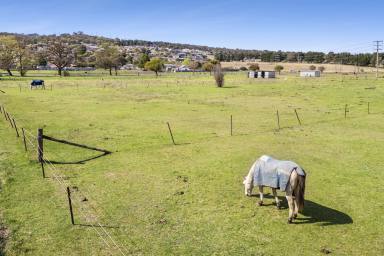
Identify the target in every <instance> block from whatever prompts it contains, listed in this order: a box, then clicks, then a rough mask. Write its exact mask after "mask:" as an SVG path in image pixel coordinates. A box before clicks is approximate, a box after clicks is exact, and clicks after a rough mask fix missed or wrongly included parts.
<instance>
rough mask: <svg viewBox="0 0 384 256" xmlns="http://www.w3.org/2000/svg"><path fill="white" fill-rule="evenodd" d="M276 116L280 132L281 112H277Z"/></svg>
mask: <svg viewBox="0 0 384 256" xmlns="http://www.w3.org/2000/svg"><path fill="white" fill-rule="evenodd" d="M276 115H277V127H278V129H279V130H280V116H279V110H277V111H276Z"/></svg>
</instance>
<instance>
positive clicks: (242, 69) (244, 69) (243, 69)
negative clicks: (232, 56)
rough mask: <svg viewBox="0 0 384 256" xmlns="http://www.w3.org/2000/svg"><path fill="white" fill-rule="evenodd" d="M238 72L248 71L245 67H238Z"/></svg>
mask: <svg viewBox="0 0 384 256" xmlns="http://www.w3.org/2000/svg"><path fill="white" fill-rule="evenodd" d="M240 70H241V71H246V70H248V69H247V68H246V67H240Z"/></svg>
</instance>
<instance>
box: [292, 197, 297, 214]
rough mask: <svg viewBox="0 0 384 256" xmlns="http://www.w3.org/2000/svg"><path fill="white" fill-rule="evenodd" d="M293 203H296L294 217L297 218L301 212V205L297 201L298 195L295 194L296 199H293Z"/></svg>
mask: <svg viewBox="0 0 384 256" xmlns="http://www.w3.org/2000/svg"><path fill="white" fill-rule="evenodd" d="M293 204H294V207H295V208H294V210H293V216H292V217H293V218H294V219H296V218H297V214H298V212H299V205H298V203H297V197H296V196H295V199H294V200H293Z"/></svg>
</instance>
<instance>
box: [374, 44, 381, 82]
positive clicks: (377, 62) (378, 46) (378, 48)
mask: <svg viewBox="0 0 384 256" xmlns="http://www.w3.org/2000/svg"><path fill="white" fill-rule="evenodd" d="M373 43H374V47H375V48H376V49H375V50H376V78H378V77H379V51H380V50H382V49H381V48H380V47H381V46H382V45H383V40H376V41H373Z"/></svg>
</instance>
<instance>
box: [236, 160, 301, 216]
mask: <svg viewBox="0 0 384 256" xmlns="http://www.w3.org/2000/svg"><path fill="white" fill-rule="evenodd" d="M262 168H265V169H269V170H268V172H269V173H267V175H271V173H272V176H274V177H284V175H287V176H286V177H287V178H286V181H287V182H286V184H280V186H279V185H278V181H277V185H276V184H274V185H270V184H271V182H265V179H264V180H263V177H261V175H262V173H261V171H260V169H262ZM284 169H286V170H284ZM255 175H256V177H257V179H258V180H255ZM305 176H306V175H305V172H304V170H303V169H301V168H300V167H299V166H298V165H297V164H295V163H294V162H290V161H280V160H276V159H273V158H271V157H269V156H265V155H264V156H262V157H260V158H259V159H258V160H256V162H255V163H254V164H253V165H252V167H251V169H250V170H249V173H248V175H247V176H246V177H244V181H243V184H244V189H245V195H246V196H251V194H252V189H253V187H254V186H258V187H259V194H260V201H259V202H258V204H259V206H262V205H263V188H264V187H265V186H268V187H271V188H272V193H273V196H274V197H275V201H276V207H277V208H279V207H280V201H279V198H278V197H277V192H276V189H277V188H280V190H282V191H285V197H286V198H287V201H288V206H289V217H288V223H292V220H293V219H296V217H297V214H298V212H299V211H302V210H303V208H304V192H305ZM267 178H270V177H267ZM265 183H267V184H265ZM272 183H273V182H272ZM283 183H284V182H283ZM281 185H284V186H285V187H282V186H281Z"/></svg>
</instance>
